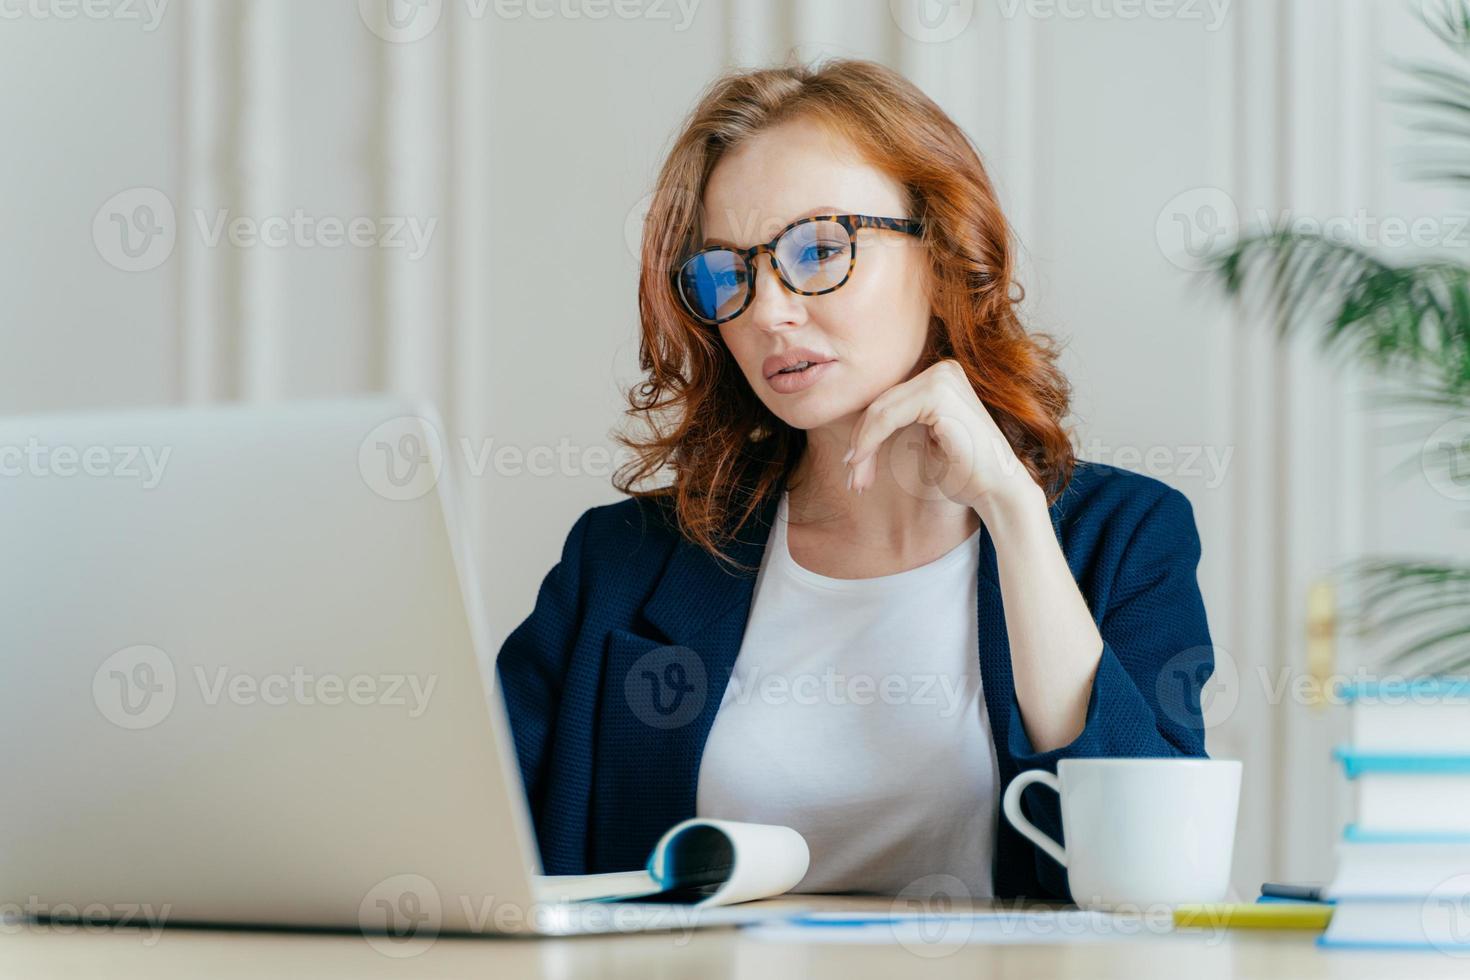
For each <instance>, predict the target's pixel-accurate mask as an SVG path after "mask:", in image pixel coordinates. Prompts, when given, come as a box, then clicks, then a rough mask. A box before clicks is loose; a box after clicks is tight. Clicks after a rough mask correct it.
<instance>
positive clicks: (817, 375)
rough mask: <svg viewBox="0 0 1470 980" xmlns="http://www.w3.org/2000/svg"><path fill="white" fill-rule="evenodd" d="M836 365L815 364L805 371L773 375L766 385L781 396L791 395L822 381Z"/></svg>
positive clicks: (831, 362)
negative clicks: (823, 376)
mask: <svg viewBox="0 0 1470 980" xmlns="http://www.w3.org/2000/svg"><path fill="white" fill-rule="evenodd" d="M836 363H837V362H836V361H823V362H822V363H820V364H813V365H812V366H811V367H809V368H807V369H806V370H805V371H789V372H787V373H786V374H773V375H771V376H770V377H769V378H767V379H766V384H768V385H770V386H771V388H772V389H774V390H775V391H777V392H778V393H780V394H783V395H790V394H792V393H794V392H798V391H802V390H805V389H807V388H810V387H811V386H812V385H814V384H816V383H817V382H818V381H820V380H821V379H822V375H824V374H826V373H827V372H828V371H829V370H831V368H832V365H833V364H836Z"/></svg>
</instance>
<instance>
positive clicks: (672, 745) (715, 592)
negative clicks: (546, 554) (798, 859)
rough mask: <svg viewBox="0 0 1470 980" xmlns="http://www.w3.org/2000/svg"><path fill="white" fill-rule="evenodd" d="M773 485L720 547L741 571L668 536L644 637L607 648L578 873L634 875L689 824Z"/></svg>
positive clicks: (768, 522)
mask: <svg viewBox="0 0 1470 980" xmlns="http://www.w3.org/2000/svg"><path fill="white" fill-rule="evenodd" d="M785 485H786V481H785V478H784V477H783V478H782V479H781V480H780V482H779V483H778V484H777V485H776V486H775V488H774V490H773V491H772V492H770V493H769V494H768V495H767V496H766V498H765V499H764V500H762V501H761V504H760V506H759V508H758V509H757V511H756V514H755V515H754V519H753V520H751V521H750V522H748V523H747V526H746V527H744V528H742V529H741V531H740V532H739V533H738V535H737V536H736V538H735V539H734V540H733V541H732V542H731V543H730V544H728V545H727V546H726V552H727V553H728V554H729V556H730V557H731V558H733V559H734V560H735V561H736V562H737V563H739V564H740V565H744V566H746V567H748V568H749V569H750V571H748V572H747V571H741V570H739V569H734V568H731V567H729V566H728V565H726V564H723V563H721V562H720V561H718V560H717V559H715V558H714V557H713V556H711V555H710V554H709V553H708V552H706V551H705V550H704V549H703V548H700V547H699V546H697V545H695V544H692V543H691V542H689V541H688V540H687V539H685V538H684V537H682V536H680V537H679V538H678V540H677V543H676V544H675V546H674V551H673V554H672V555H671V556H670V558H669V561H668V564H667V565H666V566H665V568H664V572H663V574H662V576H661V577H660V578H659V581H658V583H657V585H655V587H654V591H653V594H652V595H651V596H650V598H649V599H648V601H647V602H646V603H645V604H644V606H643V610H642V613H643V618H644V620H645V621H646V622H647V623H648V624H650V625H652V627H653V628H654V630H653V635H649V634H648V633H644V632H639V631H636V630H635V631H627V630H615V631H613V633H612V634H611V635H610V636H609V638H608V647H607V651H606V656H607V659H606V663H605V674H604V682H603V695H602V697H603V700H602V705H601V712H600V717H599V721H598V739H597V743H596V747H595V753H596V758H597V760H598V761H597V765H596V771H595V773H594V776H593V779H594V792H593V800H592V812H593V820H592V840H591V842H590V843H591V847H590V853H589V854H588V865H589V870H590V871H592V872H594V873H595V872H598V871H617V870H622V869H625V868H633V867H639V866H642V865H643V864H644V863H645V862H646V861H647V860H648V855H649V853H650V852H651V851H652V849H653V846H654V844H656V843H657V841H658V838H659V836H660V835H662V834H663V833H664V831H666V830H668V829H669V828H670V827H672V826H674V825H675V824H676V823H679V822H680V821H682V820H686V819H689V818H690V817H693V816H695V808H696V807H695V804H696V791H697V789H698V778H699V761H700V758H701V757H702V756H703V754H704V744H705V740H706V739H707V738H708V736H709V731H710V728H711V726H712V725H713V724H714V720H715V714H716V713H717V712H718V711H719V708H720V702H721V701H722V700H724V695H725V688H726V687H727V686H728V684H729V681H730V674H731V671H732V669H733V667H734V664H735V658H736V656H737V655H738V654H739V653H740V642H741V640H742V639H743V637H744V635H745V623H746V620H747V619H748V618H749V616H750V607H751V602H752V600H753V599H754V595H755V579H756V573H757V571H759V569H760V564H761V560H762V558H763V557H764V555H765V548H766V540H767V538H768V537H769V535H770V531H771V527H772V525H773V523H774V521H775V515H776V509H777V505H778V504H779V503H780V497H781V491H782V490H783V489H784V488H785Z"/></svg>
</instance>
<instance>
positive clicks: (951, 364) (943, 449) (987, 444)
mask: <svg viewBox="0 0 1470 980" xmlns="http://www.w3.org/2000/svg"><path fill="white" fill-rule="evenodd" d="M915 423H920V424H922V425H925V426H928V429H929V438H928V439H927V440H925V445H924V460H923V472H924V473H925V474H932V473H938V474H939V479H938V484H939V489H940V492H942V493H943V494H944V495H945V496H946V497H948V498H949V499H950V500H953V501H954V502H955V503H957V504H964V505H966V506H968V507H973V508H974V509H975V510H976V511H978V512H980V513H981V515H982V516H983V515H984V514H985V513H986V512H987V511H989V510H993V509H994V507H995V505H997V504H999V503H1003V502H1009V501H1011V500H1013V499H1017V498H1018V497H1021V496H1023V495H1026V494H1032V493H1035V492H1036V491H1038V490H1040V487H1039V486H1038V485H1037V483H1036V481H1035V480H1033V479H1032V477H1031V473H1030V471H1029V470H1027V469H1026V466H1025V464H1024V463H1022V462H1021V460H1020V458H1019V457H1017V456H1016V452H1015V450H1014V449H1013V448H1012V447H1011V444H1010V441H1009V440H1007V439H1006V437H1005V434H1004V433H1002V432H1001V431H1000V427H999V426H998V425H996V424H995V419H993V418H992V417H991V415H990V412H989V410H988V409H986V407H985V406H984V404H982V403H981V401H980V399H979V397H978V396H976V394H975V389H974V387H973V386H972V385H971V384H970V379H969V378H968V377H967V376H966V375H965V369H964V368H963V367H961V366H960V363H959V362H958V361H955V360H943V361H939V362H938V363H936V364H932V365H930V366H929V367H928V368H926V369H925V370H924V371H922V372H920V373H919V374H917V375H915V376H914V377H912V378H910V379H909V380H907V381H905V382H903V383H901V384H897V385H894V386H893V387H892V388H889V389H888V390H887V391H885V392H883V393H882V394H881V395H879V396H878V397H877V398H875V399H873V402H872V404H870V405H869V406H868V407H867V408H866V409H865V410H864V411H863V414H862V417H861V418H860V419H859V420H858V424H857V426H856V427H855V428H854V429H853V433H852V447H851V449H850V450H849V453H848V457H847V458H846V459H844V462H846V463H847V465H848V469H849V473H850V477H851V480H852V484H851V485H852V489H854V490H856V491H858V492H859V493H861V492H862V491H863V490H866V489H867V488H868V487H870V486H872V485H873V481H874V480H875V479H876V478H877V475H878V473H877V469H878V448H879V447H880V446H881V445H882V444H883V442H884V440H886V439H887V438H888V437H890V436H892V435H893V434H894V433H896V432H898V431H900V430H901V429H903V428H905V427H906V426H910V425H913V424H915Z"/></svg>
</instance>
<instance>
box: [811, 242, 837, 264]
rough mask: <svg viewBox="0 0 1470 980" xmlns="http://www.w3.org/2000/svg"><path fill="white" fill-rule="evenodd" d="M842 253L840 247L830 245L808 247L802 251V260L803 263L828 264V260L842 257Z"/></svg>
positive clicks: (820, 244) (822, 244)
mask: <svg viewBox="0 0 1470 980" xmlns="http://www.w3.org/2000/svg"><path fill="white" fill-rule="evenodd" d="M842 251H843V250H842V248H841V247H840V246H838V245H833V244H830V243H819V244H816V245H808V246H807V247H806V248H805V249H803V250H802V253H801V260H802V261H803V262H826V261H827V260H828V259H833V258H836V257H837V256H839V255H841V254H842Z"/></svg>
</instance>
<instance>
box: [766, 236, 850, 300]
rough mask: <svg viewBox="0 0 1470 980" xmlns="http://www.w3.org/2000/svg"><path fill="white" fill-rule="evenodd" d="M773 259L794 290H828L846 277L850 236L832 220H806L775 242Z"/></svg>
mask: <svg viewBox="0 0 1470 980" xmlns="http://www.w3.org/2000/svg"><path fill="white" fill-rule="evenodd" d="M776 261H777V262H779V263H780V264H781V269H782V271H783V272H785V273H786V279H787V281H788V282H790V283H791V285H793V286H795V287H796V288H797V289H801V290H804V291H806V292H809V293H815V292H819V291H821V290H823V289H831V288H832V287H833V286H836V285H837V284H838V283H840V282H841V281H842V280H843V279H844V278H846V276H847V270H848V269H849V267H850V266H851V264H852V238H851V237H850V236H849V235H848V234H847V229H846V228H844V227H842V226H841V225H840V224H838V223H837V222H835V221H807V222H804V223H802V224H799V225H797V226H796V227H795V228H792V229H791V230H790V231H788V232H787V233H786V234H785V235H784V236H783V237H782V238H781V240H780V241H779V242H777V243H776Z"/></svg>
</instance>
